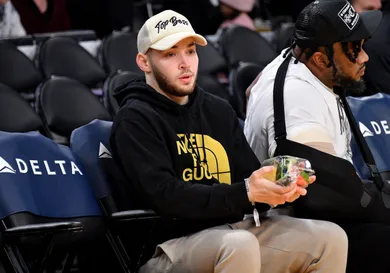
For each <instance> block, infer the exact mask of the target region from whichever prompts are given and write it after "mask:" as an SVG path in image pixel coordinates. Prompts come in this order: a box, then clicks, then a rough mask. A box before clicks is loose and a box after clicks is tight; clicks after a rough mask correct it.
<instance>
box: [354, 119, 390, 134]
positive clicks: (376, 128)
mask: <svg viewBox="0 0 390 273" xmlns="http://www.w3.org/2000/svg"><path fill="white" fill-rule="evenodd" d="M359 129H360V132H361V133H362V135H363V137H372V136H375V135H381V134H385V135H390V127H389V125H388V124H387V120H381V121H379V122H378V121H370V123H369V125H368V124H367V123H366V124H364V123H363V122H359Z"/></svg>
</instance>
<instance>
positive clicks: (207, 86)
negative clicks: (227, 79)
mask: <svg viewBox="0 0 390 273" xmlns="http://www.w3.org/2000/svg"><path fill="white" fill-rule="evenodd" d="M196 84H197V85H198V86H199V87H201V88H202V89H203V90H204V91H205V92H207V93H211V94H213V95H215V96H217V97H220V98H222V99H224V100H226V101H228V102H230V95H229V90H228V89H227V88H226V87H225V86H224V85H223V84H221V83H220V82H218V80H217V79H216V78H215V77H214V76H212V75H201V74H199V75H198V78H197V82H196Z"/></svg>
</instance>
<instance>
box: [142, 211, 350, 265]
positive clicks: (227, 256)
mask: <svg viewBox="0 0 390 273" xmlns="http://www.w3.org/2000/svg"><path fill="white" fill-rule="evenodd" d="M347 248H348V242H347V236H346V234H345V232H344V231H343V230H342V229H341V228H340V227H339V226H337V225H335V224H332V223H329V222H324V221H314V220H303V219H296V218H291V217H288V216H275V217H270V218H268V219H266V220H263V221H262V223H261V226H260V227H256V226H255V225H254V221H253V218H251V219H247V220H244V221H241V222H238V223H235V224H231V225H225V226H219V227H214V228H211V229H207V230H203V231H200V232H198V233H195V234H193V235H190V236H186V237H181V238H177V239H173V240H169V241H167V242H165V243H163V244H161V245H158V246H157V248H156V252H155V254H154V256H153V257H152V258H151V259H150V260H149V261H148V262H147V263H146V264H145V265H144V266H143V267H141V269H140V273H154V272H156V273H160V272H169V273H212V272H216V273H260V272H261V273H290V272H291V273H298V272H318V273H325V272H326V273H345V269H346V262H347Z"/></svg>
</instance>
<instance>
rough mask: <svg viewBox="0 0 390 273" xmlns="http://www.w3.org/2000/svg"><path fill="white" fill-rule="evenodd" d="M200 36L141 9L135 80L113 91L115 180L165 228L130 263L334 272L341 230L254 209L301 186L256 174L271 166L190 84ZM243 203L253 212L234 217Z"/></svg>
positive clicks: (149, 269) (295, 193)
mask: <svg viewBox="0 0 390 273" xmlns="http://www.w3.org/2000/svg"><path fill="white" fill-rule="evenodd" d="M206 44H207V42H206V40H205V39H204V38H203V37H202V36H200V35H198V34H196V33H195V32H194V30H193V29H192V27H191V24H190V22H189V21H188V20H187V18H185V17H184V16H182V15H181V14H178V13H176V12H174V11H171V10H167V11H164V12H161V13H159V14H157V15H155V16H153V17H151V18H150V19H149V20H147V21H146V23H145V24H144V25H143V27H142V28H141V30H140V31H139V34H138V51H139V53H138V55H137V58H136V61H137V64H138V66H139V68H140V69H141V70H142V71H144V72H145V79H138V80H135V81H132V82H129V83H127V84H125V85H123V86H121V87H120V88H119V89H117V90H116V91H115V94H114V96H115V98H116V99H117V101H118V103H119V105H120V110H119V112H118V114H117V116H116V118H115V120H114V123H113V127H112V131H111V138H110V143H111V148H112V152H113V158H114V160H115V161H116V162H117V164H118V165H119V166H120V168H121V170H122V172H123V175H124V177H125V179H124V180H123V181H120V183H123V186H124V188H126V189H128V195H129V198H130V199H131V201H132V202H133V203H134V207H135V208H142V209H154V210H155V211H156V212H157V213H158V214H159V215H161V217H163V218H164V219H165V221H164V223H167V222H169V223H170V225H169V230H166V231H164V232H163V233H164V234H165V235H167V234H168V232H169V234H172V236H169V238H168V240H167V241H165V242H164V241H163V242H160V244H158V246H157V248H156V251H155V254H154V255H153V257H151V258H150V259H149V260H148V261H147V262H146V263H144V265H143V266H142V267H141V268H140V271H139V272H140V273H153V272H156V273H157V272H180V273H183V272H194V273H198V272H199V273H211V272H219V273H222V272H223V273H229V272H234V273H237V272H243V273H259V272H262V273H286V272H296V273H298V272H319V273H325V272H326V273H329V272H332V273H344V272H345V268H346V259H347V238H346V235H345V233H344V231H343V230H342V229H341V228H340V227H338V226H337V225H335V224H332V223H329V222H323V221H312V220H301V219H294V218H290V217H286V216H279V217H271V218H266V217H257V216H256V214H257V212H264V211H267V210H268V209H269V208H270V206H275V205H278V204H283V203H285V202H292V201H294V200H295V199H297V198H299V197H300V196H301V195H305V194H306V189H305V186H307V185H306V183H303V184H302V183H296V184H291V185H290V186H286V187H282V186H279V185H277V184H275V183H274V182H271V181H269V180H267V179H265V178H264V175H265V174H266V173H269V172H272V171H273V170H274V168H273V167H263V168H259V167H260V166H259V165H260V164H259V162H258V160H257V159H256V156H255V155H254V153H253V152H252V150H251V149H250V147H249V145H248V143H247V142H246V140H245V136H244V135H243V132H242V130H241V127H240V125H239V123H238V119H237V116H236V114H235V112H234V111H233V109H232V108H231V106H230V105H229V104H228V103H227V102H226V101H224V100H222V99H220V98H217V97H215V96H213V95H211V94H209V93H207V92H204V91H203V90H202V89H200V88H199V87H197V86H196V84H195V83H196V77H197V72H198V61H199V60H198V56H197V54H196V45H200V46H205V45H206ZM205 61H207V60H205ZM314 180H315V177H311V178H310V181H309V183H312V182H314ZM253 204H255V207H256V210H254V205H253ZM246 211H250V212H254V213H255V216H256V217H254V218H253V217H252V218H248V219H246V220H243V218H244V213H245V212H246ZM171 219H176V220H173V221H171Z"/></svg>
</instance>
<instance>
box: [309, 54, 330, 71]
mask: <svg viewBox="0 0 390 273" xmlns="http://www.w3.org/2000/svg"><path fill="white" fill-rule="evenodd" d="M312 59H313V62H314V63H315V64H316V66H318V67H320V68H329V66H330V60H329V58H328V56H326V54H325V53H323V52H319V51H318V52H315V53H314V54H313V56H312Z"/></svg>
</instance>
